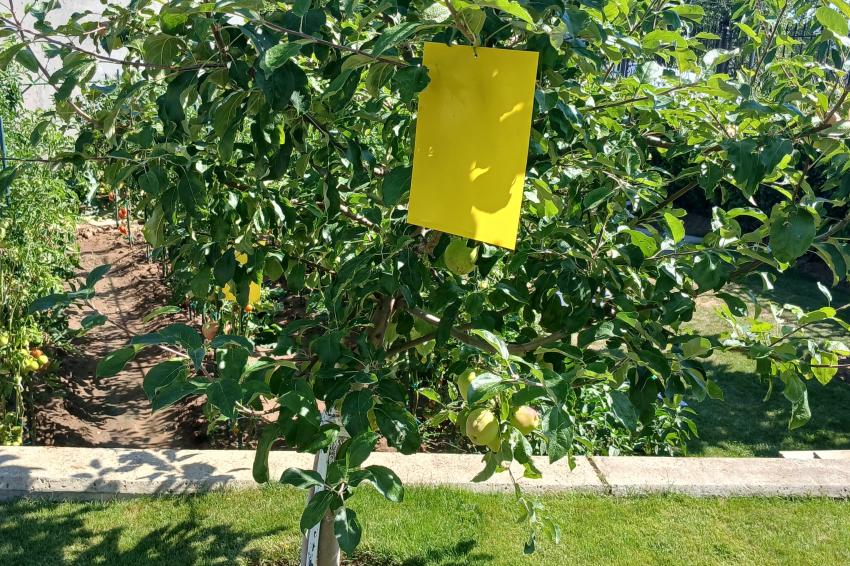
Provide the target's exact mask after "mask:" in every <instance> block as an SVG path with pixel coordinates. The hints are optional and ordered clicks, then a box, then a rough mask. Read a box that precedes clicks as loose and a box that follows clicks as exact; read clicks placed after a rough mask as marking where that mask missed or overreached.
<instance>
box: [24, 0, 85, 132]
mask: <svg viewBox="0 0 850 566" xmlns="http://www.w3.org/2000/svg"><path fill="white" fill-rule="evenodd" d="M9 13H10V14H11V16H12V20H13V21H14V23H15V25H14V27H15V28H16V29H17V30H18V35H20V37H21V41H23V42H24V43H26V42H27V38H26V36H25V35H24V32H23V24H22V23H21V20H19V19H18V16H17V15H16V14H15V4H14V3H13V2H11V0H10V2H9ZM27 49H29V47H27ZM33 59H35V64H36V65H37V66H38V70H39V71H40V72H41V74H42V75H43V76H44V78H45V79H46V80H47V82H50V72H49V71H48V70H47V68H46V67H45V66H44V64H43V63H42V62H41V61H40V60H39V59H38V57H36V56H35V53H33ZM51 86H52V87H53V90H55V91H56V92H59V89H60V87H59V86H58V85H55V84H53V83H51ZM67 102H68V106H70V107H71V109H72V110H73V111H74V112H75V113H76V114H77V115H78V116H79V117H80V118H82V119H83V120H85V121H87V122H91V121H92V117H91V116H90V115H89V114H88V113H86V111H85V110H83V109H82V108H80V107H79V106H77V105H76V104H75V103H74V101H72V100H71V99H70V98H68V100H67Z"/></svg>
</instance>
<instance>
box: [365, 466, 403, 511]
mask: <svg viewBox="0 0 850 566" xmlns="http://www.w3.org/2000/svg"><path fill="white" fill-rule="evenodd" d="M366 469H367V470H369V472H370V473H371V474H372V477H371V481H372V483H373V484H374V485H375V488H376V489H377V490H378V491H379V492H381V495H383V496H384V497H386V498H387V499H388V500H389V501H392V502H393V503H400V502H401V501H402V500H403V499H404V486H403V485H402V483H401V480H400V479H399V477H398V476H397V475H396V473H395V472H394V471H392V470H391V469H389V468H387V467H385V466H366Z"/></svg>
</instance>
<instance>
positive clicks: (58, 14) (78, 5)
mask: <svg viewBox="0 0 850 566" xmlns="http://www.w3.org/2000/svg"><path fill="white" fill-rule="evenodd" d="M6 1H7V2H11V3H12V6H14V8H15V12H16V14H17V15H18V17H20V16H21V15H22V14H23V12H24V10H23V7H24V4H25V3H28V2H29V1H30V0H6ZM125 1H126V0H122V1H121V2H120V3H124V2H125ZM112 3H113V4H115V2H112ZM86 10H91V11H92V12H95V13H101V12H102V10H103V4H102V3H101V2H100V0H64V1H63V2H62V6H61V8H57V9H56V10H53V11H52V12H51V13H50V17H49V18H48V20H49V21H50V23H51V24H53V25H54V26H55V25H59V24H64V23H66V22H68V21H69V20H70V19H71V16H72V15H73V14H74V13H78V12H84V11H86ZM90 18H91V16H90V17H89V18H86V19H87V20H88V19H90ZM24 27H26V28H29V29H32V18H30V17H27V18H26V19H24ZM83 45H84V46H85V47H86V49H93V48H94V45H93V44H92V43H91V42H86V43H85V44H83ZM42 46H43V44H38V45H36V46H35V48H34V49H33V50H34V52H35V54H36V56H37V57H38V58H39V59H40V60H41V61H42V62H43V63H45V65H46V67H47V69H48V70H49V71H51V72H52V71H54V70H56V69H57V68H58V67H59V62H58V60H53V61H48V60H47V58H46V57H44V56H43V55H42ZM125 55H126V52H124V50H121V51H115V52H113V53H112V54H111V56H112V57H118V58H121V57H123V56H125ZM119 70H120V66H119V65H116V64H114V63H104V62H101V63H99V64H98V66H97V72H96V74H95V77H96V78H98V77H106V76H115V74H116V73H117V72H118V71H119ZM35 82H37V83H44V82H45V80H44V78H43V77H39V78H37V79H36V80H35ZM21 86H22V89H23V90H24V106H25V107H26V108H29V109H45V108H51V107H52V106H53V94H54V92H56V91H55V90H54V89H53V87H52V86H50V85H45V84H35V85H28V84H27V83H25V84H23V85H21Z"/></svg>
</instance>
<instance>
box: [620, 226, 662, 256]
mask: <svg viewBox="0 0 850 566" xmlns="http://www.w3.org/2000/svg"><path fill="white" fill-rule="evenodd" d="M626 233H628V235H629V238H631V242H632V244H634V245H635V246H637V247H638V248H640V251H641V253H642V254H643V257H652V256H654V255H655V253H656V252H657V251H658V244H657V243H656V242H655V238H653V237H652V236H649V235H647V234H644V233H643V232H641V231H639V230H626Z"/></svg>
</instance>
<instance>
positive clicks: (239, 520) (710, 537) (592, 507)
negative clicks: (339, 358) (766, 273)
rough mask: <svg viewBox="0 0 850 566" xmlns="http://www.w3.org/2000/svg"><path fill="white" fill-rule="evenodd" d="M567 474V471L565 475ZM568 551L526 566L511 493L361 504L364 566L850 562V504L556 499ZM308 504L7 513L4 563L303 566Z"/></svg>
mask: <svg viewBox="0 0 850 566" xmlns="http://www.w3.org/2000/svg"><path fill="white" fill-rule="evenodd" d="M565 473H568V472H566V470H565ZM543 502H544V505H545V506H546V509H547V510H548V511H549V512H550V513H551V514H552V516H553V517H554V518H555V519H556V521H557V522H558V523H559V524H560V526H561V529H562V541H561V544H560V545H558V546H555V545H553V544H551V543H542V544H541V548H540V550H538V553H537V554H535V555H533V556H524V555H523V553H522V545H523V542H524V540H525V536H526V534H525V530H524V526H523V525H522V524H518V523H517V515H516V508H515V503H514V499H513V496H512V495H493V494H489V495H488V494H474V493H469V492H463V491H456V490H449V489H424V488H417V489H410V490H408V492H407V494H406V497H405V500H404V502H403V503H401V504H392V503H389V502H386V501H384V500H383V499H382V498H381V497H380V496H379V495H377V494H376V493H375V492H373V491H371V490H363V491H362V492H360V493H358V494H357V495H356V496H355V498H354V499H352V506H353V507H354V508H355V509H356V510H357V512H358V516H359V517H361V519H362V520H363V522H364V527H365V531H364V538H363V542H362V545H361V551H360V553H359V555H358V556H357V557H355V559H356V560H355V562H354V563H356V564H358V565H359V564H363V565H367V564H368V565H374V566H387V565H405V566H418V565H426V564H433V565H443V566H448V565H455V566H457V565H467V564H470V565H475V564H488V565H514V564H516V565H526V564H527V565H553V566H556V565H557V566H562V565H564V564H603V563H607V564H700V565H704V564H729V563H735V564H759V565H764V564H803V563H805V564H846V563H848V562H850V529H847V527H846V525H847V524H848V523H850V502H846V501H833V500H826V499H798V500H790V499H779V498H772V499H765V498H733V499H716V498H711V499H693V498H687V497H679V496H676V497H672V496H653V497H629V498H615V497H609V496H591V495H549V496H545V497H543ZM303 504H304V493H303V492H300V491H296V490H294V489H291V488H286V487H268V488H264V489H255V490H248V491H244V492H220V493H212V494H207V495H202V496H194V497H192V496H184V497H173V498H166V497H163V498H153V499H137V500H123V501H116V502H110V503H79V502H76V503H70V502H69V503H50V502H38V501H32V500H30V501H17V502H11V503H5V504H2V505H0V564H4V565H5V564H10V565H15V566H23V565H29V564H50V565H53V564H63V563H64V564H81V565H84V564H122V565H123V564H145V565H149V564H150V565H153V564H175V565H178V564H179V565H187V564H275V565H290V564H296V563H297V562H296V560H297V556H298V545H299V534H298V532H297V528H298V527H297V525H298V517H299V515H300V512H301V508H302V506H303Z"/></svg>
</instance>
